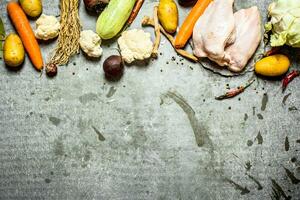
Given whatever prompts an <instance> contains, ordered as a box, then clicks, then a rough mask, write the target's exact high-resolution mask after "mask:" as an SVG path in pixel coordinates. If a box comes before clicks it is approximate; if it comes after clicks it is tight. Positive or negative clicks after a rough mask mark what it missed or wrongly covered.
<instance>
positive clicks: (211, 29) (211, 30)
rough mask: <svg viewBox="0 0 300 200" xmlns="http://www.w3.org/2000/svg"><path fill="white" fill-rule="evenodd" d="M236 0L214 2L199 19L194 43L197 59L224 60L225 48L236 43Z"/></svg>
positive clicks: (217, 0) (195, 28)
mask: <svg viewBox="0 0 300 200" xmlns="http://www.w3.org/2000/svg"><path fill="white" fill-rule="evenodd" d="M233 2H234V0H214V1H213V2H212V3H210V5H209V6H208V7H207V9H206V10H205V12H204V13H203V15H202V16H201V17H200V18H199V19H198V21H197V23H196V25H195V27H194V31H193V41H194V47H195V51H194V54H195V55H196V56H197V57H209V58H210V59H212V60H222V59H223V58H224V55H225V47H226V46H228V45H229V44H231V43H233V42H234V41H235V22H234V16H233V8H232V7H233Z"/></svg>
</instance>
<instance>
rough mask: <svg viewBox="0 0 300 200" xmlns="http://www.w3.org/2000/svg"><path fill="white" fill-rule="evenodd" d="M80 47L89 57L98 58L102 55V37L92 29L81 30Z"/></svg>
mask: <svg viewBox="0 0 300 200" xmlns="http://www.w3.org/2000/svg"><path fill="white" fill-rule="evenodd" d="M79 43H80V47H81V49H82V51H84V52H85V53H86V54H87V55H88V56H89V57H92V58H98V57H100V56H101V55H102V52H103V50H102V48H101V47H100V45H101V38H100V37H99V36H98V34H96V33H94V32H93V31H91V30H85V31H81V33H80V39H79Z"/></svg>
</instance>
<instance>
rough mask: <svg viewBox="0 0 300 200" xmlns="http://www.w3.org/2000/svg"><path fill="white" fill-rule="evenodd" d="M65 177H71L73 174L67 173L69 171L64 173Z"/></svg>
mask: <svg viewBox="0 0 300 200" xmlns="http://www.w3.org/2000/svg"><path fill="white" fill-rule="evenodd" d="M63 175H64V176H65V177H68V176H70V175H71V173H70V172H67V171H64V173H63Z"/></svg>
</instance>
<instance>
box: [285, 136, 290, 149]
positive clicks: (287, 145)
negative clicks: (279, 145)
mask: <svg viewBox="0 0 300 200" xmlns="http://www.w3.org/2000/svg"><path fill="white" fill-rule="evenodd" d="M284 149H285V151H289V150H290V142H289V138H288V136H286V137H285V140H284Z"/></svg>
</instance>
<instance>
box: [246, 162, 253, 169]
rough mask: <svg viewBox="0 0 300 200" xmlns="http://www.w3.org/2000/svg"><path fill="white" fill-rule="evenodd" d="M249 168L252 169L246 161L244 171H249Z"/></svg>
mask: <svg viewBox="0 0 300 200" xmlns="http://www.w3.org/2000/svg"><path fill="white" fill-rule="evenodd" d="M251 167H252V165H251V162H250V161H247V162H246V163H245V169H246V171H250V169H251Z"/></svg>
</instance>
